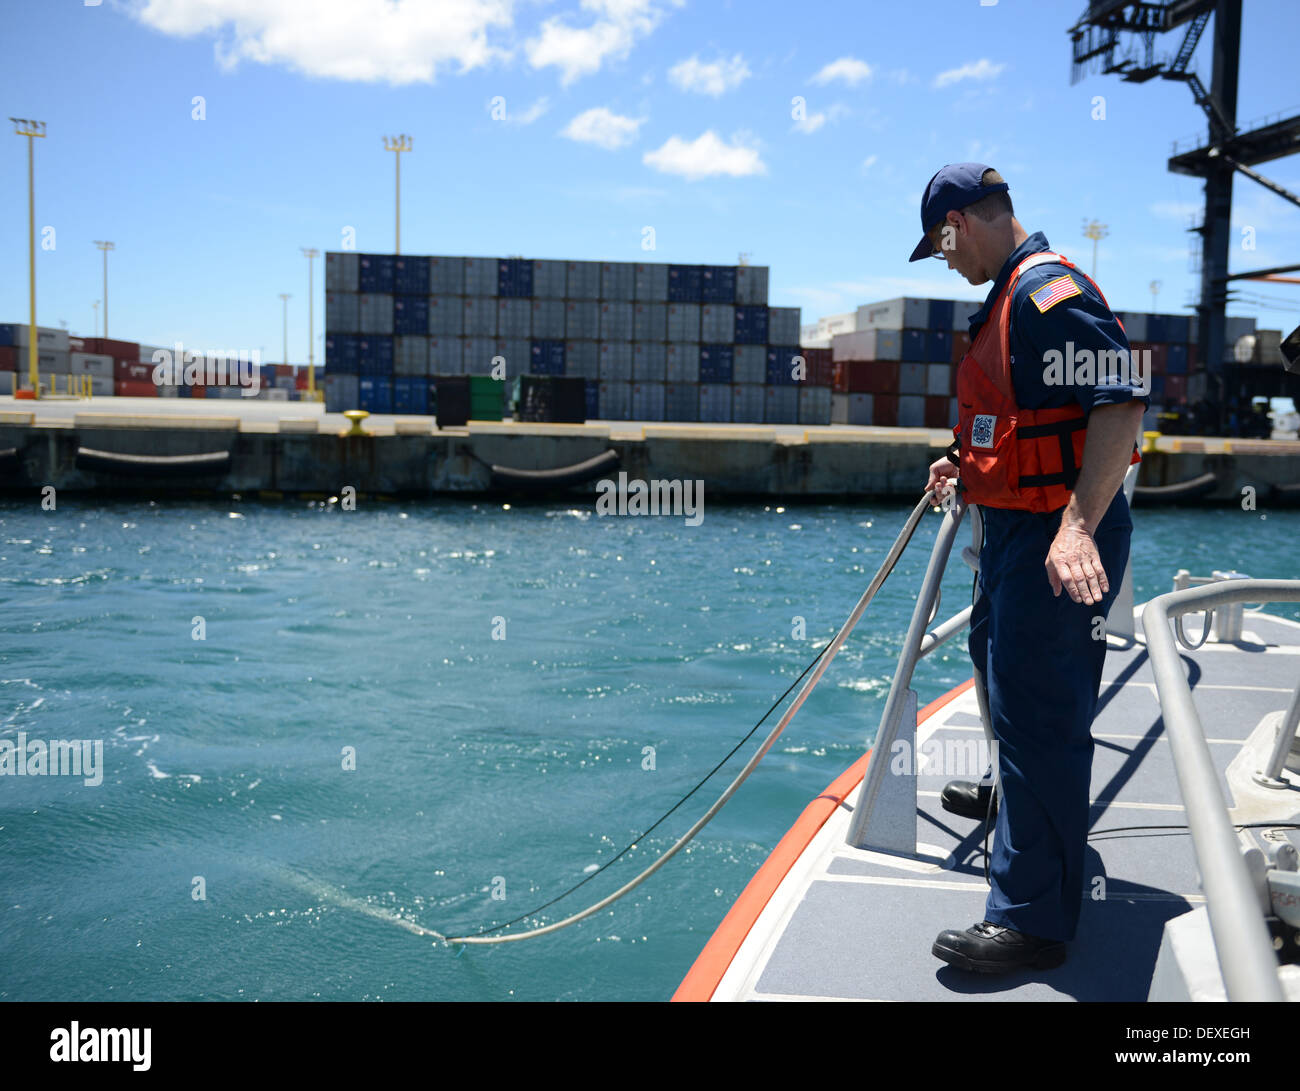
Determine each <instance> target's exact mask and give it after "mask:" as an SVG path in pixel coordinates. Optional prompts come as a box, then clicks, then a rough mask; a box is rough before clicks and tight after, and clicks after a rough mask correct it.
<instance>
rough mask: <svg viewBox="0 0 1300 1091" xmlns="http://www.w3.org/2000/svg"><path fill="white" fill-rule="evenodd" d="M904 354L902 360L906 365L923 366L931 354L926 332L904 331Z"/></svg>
mask: <svg viewBox="0 0 1300 1091" xmlns="http://www.w3.org/2000/svg"><path fill="white" fill-rule="evenodd" d="M902 339H903V353H902V356H901V359H902V361H903V363H905V364H923V363H925V362H926V359H927V357H928V354H929V346H928V345H927V344H926V331H925V330H903V332H902Z"/></svg>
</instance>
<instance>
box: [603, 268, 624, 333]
mask: <svg viewBox="0 0 1300 1091" xmlns="http://www.w3.org/2000/svg"><path fill="white" fill-rule="evenodd" d="M628 276H629V277H631V267H630V266H629V272H628ZM600 339H601V340H602V341H631V340H632V304H631V303H620V302H606V303H601V305H600Z"/></svg>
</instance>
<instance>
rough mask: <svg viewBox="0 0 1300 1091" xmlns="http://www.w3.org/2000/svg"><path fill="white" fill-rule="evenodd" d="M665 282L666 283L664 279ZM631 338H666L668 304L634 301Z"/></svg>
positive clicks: (665, 339) (650, 339)
mask: <svg viewBox="0 0 1300 1091" xmlns="http://www.w3.org/2000/svg"><path fill="white" fill-rule="evenodd" d="M665 283H667V282H666V281H665ZM632 340H634V341H667V340H668V304H666V303H634V304H633V305H632Z"/></svg>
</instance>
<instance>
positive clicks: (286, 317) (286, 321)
mask: <svg viewBox="0 0 1300 1091" xmlns="http://www.w3.org/2000/svg"><path fill="white" fill-rule="evenodd" d="M291 298H292V296H290V295H289V293H288V292H281V293H280V299H281V300H283V302H284V362H285V364H286V365H288V363H289V300H290V299H291Z"/></svg>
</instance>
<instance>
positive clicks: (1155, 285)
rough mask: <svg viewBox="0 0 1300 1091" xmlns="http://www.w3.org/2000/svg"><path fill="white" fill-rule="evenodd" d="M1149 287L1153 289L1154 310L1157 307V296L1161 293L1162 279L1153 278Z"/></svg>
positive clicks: (1152, 305)
mask: <svg viewBox="0 0 1300 1091" xmlns="http://www.w3.org/2000/svg"><path fill="white" fill-rule="evenodd" d="M1147 287H1149V288H1150V289H1151V310H1152V312H1154V311H1155V309H1156V297H1157V296H1158V295H1159V294H1160V281H1158V280H1153V281H1152V282H1151V283H1150V284H1149V285H1147Z"/></svg>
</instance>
